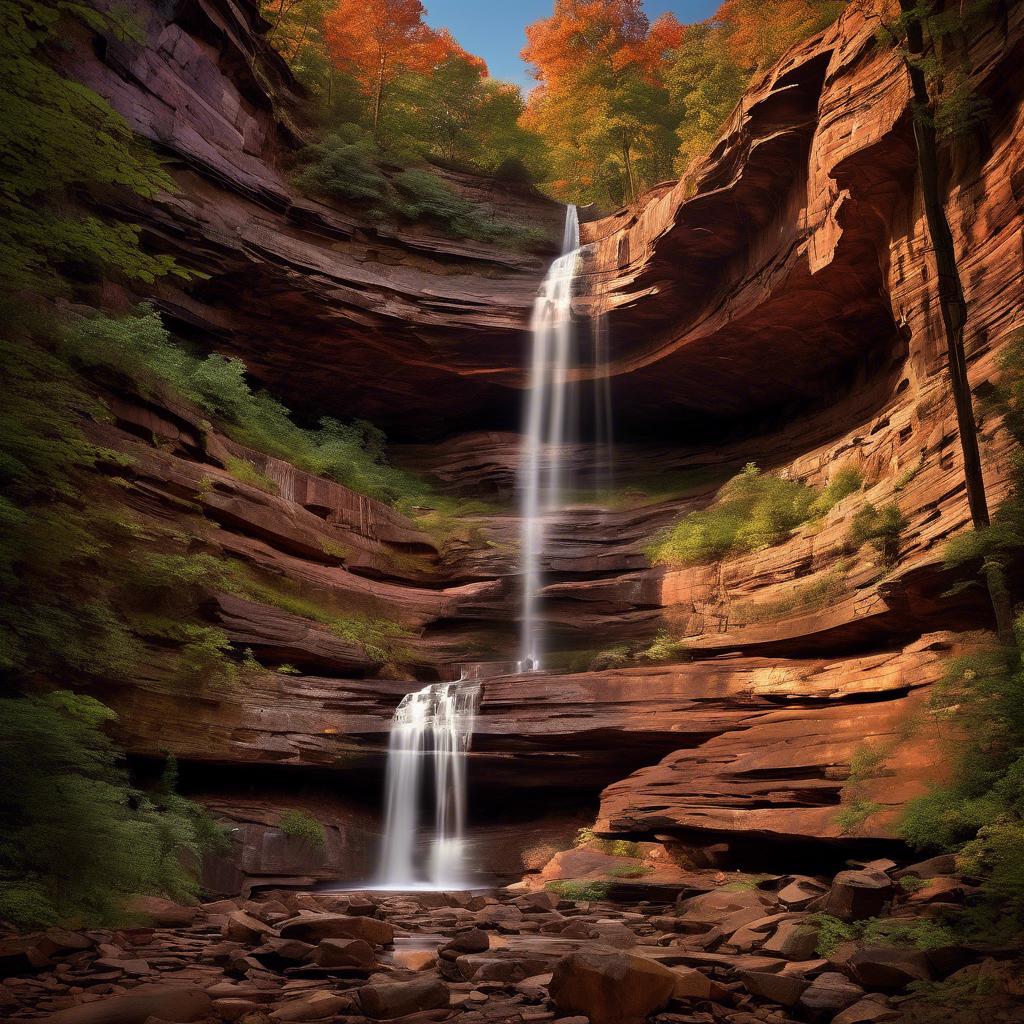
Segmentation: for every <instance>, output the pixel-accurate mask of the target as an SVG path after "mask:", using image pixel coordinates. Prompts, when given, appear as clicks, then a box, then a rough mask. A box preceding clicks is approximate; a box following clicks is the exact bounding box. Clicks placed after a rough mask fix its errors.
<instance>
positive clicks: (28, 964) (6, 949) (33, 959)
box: [0, 935, 50, 978]
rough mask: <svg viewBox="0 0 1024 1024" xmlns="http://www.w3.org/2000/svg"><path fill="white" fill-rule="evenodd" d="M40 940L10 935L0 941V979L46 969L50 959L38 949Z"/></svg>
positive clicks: (33, 937)
mask: <svg viewBox="0 0 1024 1024" xmlns="http://www.w3.org/2000/svg"><path fill="white" fill-rule="evenodd" d="M41 938H42V936H39V935H11V936H8V937H7V938H3V939H0V978H10V977H11V976H13V975H15V974H27V973H28V972H30V971H40V970H42V969H43V968H44V967H48V966H49V965H50V959H49V957H48V956H47V955H46V954H45V953H44V952H43V951H42V950H41V949H40V947H39V941H40V939H41Z"/></svg>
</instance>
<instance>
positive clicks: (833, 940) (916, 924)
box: [811, 914, 956, 957]
mask: <svg viewBox="0 0 1024 1024" xmlns="http://www.w3.org/2000/svg"><path fill="white" fill-rule="evenodd" d="M811 920H812V922H813V924H814V926H815V927H816V928H817V929H818V947H817V951H818V955H819V956H824V957H830V956H832V955H833V954H834V953H835V952H836V950H837V949H838V948H839V946H840V945H841V944H842V943H844V942H863V943H865V944H866V945H868V946H895V947H897V948H900V949H937V948H938V947H940V946H949V945H953V944H954V943H955V942H956V936H955V934H954V933H953V931H952V930H951V929H950V928H948V927H946V926H945V925H943V924H940V923H939V922H937V921H935V920H933V919H932V918H903V917H870V918H868V919H867V920H865V921H855V922H853V923H847V922H846V921H841V920H840V919H839V918H838V917H832V916H831V915H830V914H815V915H813V917H812V919H811Z"/></svg>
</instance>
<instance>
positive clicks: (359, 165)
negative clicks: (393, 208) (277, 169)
mask: <svg viewBox="0 0 1024 1024" xmlns="http://www.w3.org/2000/svg"><path fill="white" fill-rule="evenodd" d="M353 129H354V130H353ZM377 157H378V153H377V148H376V146H374V144H373V142H372V141H371V140H369V139H367V138H363V137H361V132H360V131H359V129H358V128H357V127H356V126H355V125H342V126H341V127H340V128H339V129H338V131H335V132H331V133H329V134H328V135H326V136H324V138H323V139H322V140H321V141H320V142H317V143H314V144H313V145H311V146H307V147H306V148H305V149H304V150H303V151H302V152H301V153H300V155H299V159H300V161H301V163H302V165H303V167H302V169H301V170H300V171H298V173H296V174H295V175H294V177H293V178H292V180H293V182H294V183H295V186H296V187H297V188H299V189H301V190H302V191H303V192H306V193H309V194H310V195H317V196H326V197H327V198H329V199H347V200H352V201H356V202H368V203H371V204H373V203H380V202H382V201H384V200H385V198H386V196H387V190H388V180H387V178H386V177H385V176H384V174H383V173H382V172H381V170H380V168H379V167H378V166H377V162H376V161H377Z"/></svg>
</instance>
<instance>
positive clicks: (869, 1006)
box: [832, 996, 900, 1024]
mask: <svg viewBox="0 0 1024 1024" xmlns="http://www.w3.org/2000/svg"><path fill="white" fill-rule="evenodd" d="M899 1017H900V1015H899V1011H897V1010H894V1009H893V1008H892V1007H891V1006H887V1005H886V1004H885V1003H883V1002H879V1001H878V1000H877V999H872V998H871V997H870V996H869V997H868V998H866V999H861V1000H860V1001H859V1002H856V1003H854V1004H853V1006H848V1007H847V1008H846V1009H845V1010H843V1011H842V1012H841V1013H839V1014H838V1015H837V1016H835V1017H833V1018H832V1024H883V1022H884V1021H891V1020H899Z"/></svg>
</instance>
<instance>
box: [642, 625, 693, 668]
mask: <svg viewBox="0 0 1024 1024" xmlns="http://www.w3.org/2000/svg"><path fill="white" fill-rule="evenodd" d="M636 660H637V661H653V662H666V661H688V660H689V649H688V648H687V646H686V644H685V643H683V641H682V640H677V639H676V638H675V637H673V636H672V635H671V634H670V633H667V632H665V631H664V630H662V631H661V632H660V633H658V635H657V636H656V637H655V638H654V639H653V640H652V641H651V642H650V644H648V646H647V647H645V648H644V649H643V650H642V651H640V652H639V653H638V654H637V655H636Z"/></svg>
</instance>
